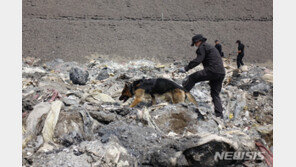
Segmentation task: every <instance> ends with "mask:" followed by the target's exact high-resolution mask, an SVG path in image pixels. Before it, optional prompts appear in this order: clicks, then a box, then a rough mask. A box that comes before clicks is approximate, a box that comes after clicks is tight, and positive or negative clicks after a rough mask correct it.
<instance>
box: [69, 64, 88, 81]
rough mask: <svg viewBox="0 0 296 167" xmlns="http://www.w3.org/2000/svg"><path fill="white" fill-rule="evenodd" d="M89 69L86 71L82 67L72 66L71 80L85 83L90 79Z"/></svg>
mask: <svg viewBox="0 0 296 167" xmlns="http://www.w3.org/2000/svg"><path fill="white" fill-rule="evenodd" d="M88 76H89V74H88V71H84V70H82V69H80V68H77V67H76V68H71V70H70V80H71V81H72V82H73V84H79V85H85V84H86V82H87V81H88Z"/></svg>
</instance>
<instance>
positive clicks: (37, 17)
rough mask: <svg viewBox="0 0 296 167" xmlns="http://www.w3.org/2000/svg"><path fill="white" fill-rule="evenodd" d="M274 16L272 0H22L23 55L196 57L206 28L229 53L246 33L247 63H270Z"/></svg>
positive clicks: (211, 39)
mask: <svg viewBox="0 0 296 167" xmlns="http://www.w3.org/2000/svg"><path fill="white" fill-rule="evenodd" d="M272 21H273V16H272V0H264V1H256V0H249V1H246V0H210V1H204V0H187V1H179V0H171V1H159V0H154V1H149V3H147V1H144V0H125V1H119V0H118V1H104V0H100V1H95V0H85V1H78V0H64V1H57V0H55V1H43V0H23V57H26V56H34V57H40V58H41V59H42V60H43V61H48V60H52V59H55V58H62V59H64V60H66V61H72V60H74V61H79V62H85V61H86V58H87V57H89V56H91V55H107V56H108V57H110V59H113V60H115V59H116V60H131V59H140V58H145V59H150V60H153V61H160V62H171V61H173V60H190V59H192V58H194V57H195V53H194V48H192V47H190V46H189V45H190V40H191V37H192V36H193V35H194V34H196V33H202V34H204V35H205V36H206V37H207V38H208V42H209V43H214V40H215V39H219V40H220V41H221V43H222V45H223V50H224V53H225V55H227V56H229V55H231V56H234V54H235V53H234V52H235V51H236V48H237V46H236V44H235V41H236V40H237V39H240V40H241V41H242V42H243V43H244V44H245V45H246V51H245V52H246V54H245V55H246V56H245V60H246V61H248V62H257V63H265V62H272V30H273V27H272ZM105 57H106V56H105Z"/></svg>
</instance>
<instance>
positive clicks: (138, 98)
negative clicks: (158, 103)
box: [130, 89, 145, 108]
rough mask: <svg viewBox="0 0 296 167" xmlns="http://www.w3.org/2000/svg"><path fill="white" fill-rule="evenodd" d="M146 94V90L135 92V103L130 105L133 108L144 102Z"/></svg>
mask: <svg viewBox="0 0 296 167" xmlns="http://www.w3.org/2000/svg"><path fill="white" fill-rule="evenodd" d="M144 94H145V90H144V89H137V90H136V91H135V96H136V98H135V100H134V101H133V103H132V104H131V105H130V107H131V108H133V107H135V106H136V105H137V104H139V103H140V102H141V101H142V100H143V96H144Z"/></svg>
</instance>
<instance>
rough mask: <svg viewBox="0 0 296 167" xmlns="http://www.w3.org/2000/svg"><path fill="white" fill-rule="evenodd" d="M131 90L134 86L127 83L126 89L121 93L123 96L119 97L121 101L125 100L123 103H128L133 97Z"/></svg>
mask: <svg viewBox="0 0 296 167" xmlns="http://www.w3.org/2000/svg"><path fill="white" fill-rule="evenodd" d="M131 90H132V84H131V83H125V85H124V88H123V90H122V92H121V96H120V97H119V100H123V102H126V101H127V100H128V99H129V98H130V97H133V94H132V92H131Z"/></svg>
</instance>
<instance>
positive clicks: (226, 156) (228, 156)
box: [214, 152, 264, 161]
mask: <svg viewBox="0 0 296 167" xmlns="http://www.w3.org/2000/svg"><path fill="white" fill-rule="evenodd" d="M214 158H215V161H218V160H264V156H263V154H262V152H216V153H215V157H214Z"/></svg>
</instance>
